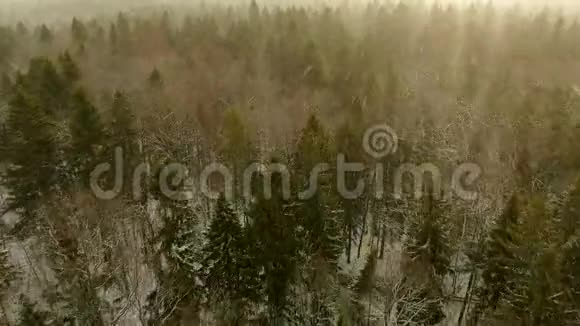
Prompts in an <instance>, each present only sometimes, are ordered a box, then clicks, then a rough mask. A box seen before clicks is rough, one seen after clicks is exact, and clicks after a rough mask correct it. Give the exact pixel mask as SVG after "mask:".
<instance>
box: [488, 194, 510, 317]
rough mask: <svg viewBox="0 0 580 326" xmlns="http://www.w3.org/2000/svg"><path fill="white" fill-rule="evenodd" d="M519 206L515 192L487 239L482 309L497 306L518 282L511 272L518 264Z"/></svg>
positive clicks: (493, 308) (495, 307)
mask: <svg viewBox="0 0 580 326" xmlns="http://www.w3.org/2000/svg"><path fill="white" fill-rule="evenodd" d="M519 206H520V204H519V199H518V195H517V194H514V195H513V196H512V197H511V199H510V200H509V202H508V203H507V206H506V208H505V210H504V212H503V213H502V214H501V215H500V216H499V218H498V219H497V221H496V223H495V226H494V228H493V229H492V230H491V232H490V234H489V238H488V240H487V241H486V244H485V248H484V266H483V273H482V278H483V284H482V285H481V287H480V289H479V292H480V298H481V308H482V309H492V310H495V309H497V308H498V307H499V305H500V304H501V300H502V299H504V298H505V296H506V294H507V293H508V292H509V291H510V289H513V287H514V282H516V281H517V280H516V277H515V274H514V273H515V272H514V271H515V269H516V268H517V267H518V266H519V262H518V261H519V258H518V247H519V235H518V233H519V230H518V229H519V223H520V222H519V220H520V217H519V215H520V207H519Z"/></svg>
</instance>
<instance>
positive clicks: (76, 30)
mask: <svg viewBox="0 0 580 326" xmlns="http://www.w3.org/2000/svg"><path fill="white" fill-rule="evenodd" d="M71 35H72V39H73V41H74V42H75V43H76V44H77V45H79V46H81V45H83V44H85V42H86V41H87V38H88V31H87V28H86V26H85V25H84V24H83V23H82V22H81V21H80V20H78V19H76V18H73V21H72V23H71Z"/></svg>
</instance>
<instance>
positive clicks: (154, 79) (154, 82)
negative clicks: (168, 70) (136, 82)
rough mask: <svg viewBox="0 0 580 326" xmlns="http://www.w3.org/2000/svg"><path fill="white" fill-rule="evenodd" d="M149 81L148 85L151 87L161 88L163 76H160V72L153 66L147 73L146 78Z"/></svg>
mask: <svg viewBox="0 0 580 326" xmlns="http://www.w3.org/2000/svg"><path fill="white" fill-rule="evenodd" d="M147 81H148V83H149V87H151V88H153V89H161V88H162V87H163V77H161V72H159V70H157V68H154V69H153V71H151V74H149V78H148V79H147Z"/></svg>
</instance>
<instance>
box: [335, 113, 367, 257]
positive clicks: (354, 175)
mask: <svg viewBox="0 0 580 326" xmlns="http://www.w3.org/2000/svg"><path fill="white" fill-rule="evenodd" d="M361 109H362V108H358V107H357V106H356V105H355V106H353V108H352V115H353V119H352V121H351V122H349V123H346V124H344V125H343V126H342V127H340V128H339V130H338V131H337V136H336V138H337V140H336V141H337V144H336V147H337V153H338V154H342V155H344V157H345V161H346V162H351V163H352V162H364V160H363V155H362V153H361V151H362V149H361V146H360V140H361V139H362V136H360V134H359V131H358V130H360V129H358V127H360V126H361V124H360V123H361V120H360V115H359V113H362V112H361V111H360V110H361ZM357 126H358V127H357ZM359 136H360V137H359ZM363 179H364V171H362V172H350V173H348V174H346V176H345V185H346V187H347V189H348V190H349V191H353V190H354V189H356V187H357V185H358V182H359V181H360V180H363ZM336 190H337V192H338V190H339V189H336ZM337 197H338V198H339V201H340V207H341V208H342V210H343V227H344V238H345V239H346V255H347V256H346V257H347V263H350V260H351V251H352V242H353V241H354V239H355V236H356V233H357V232H358V231H360V230H359V228H360V227H361V226H362V220H363V219H364V218H365V216H362V214H363V212H364V204H365V203H364V199H365V198H364V196H359V197H358V198H345V196H343V194H340V193H337Z"/></svg>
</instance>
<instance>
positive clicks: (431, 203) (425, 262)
mask: <svg viewBox="0 0 580 326" xmlns="http://www.w3.org/2000/svg"><path fill="white" fill-rule="evenodd" d="M444 205H445V204H444V203H443V202H440V201H438V200H436V199H435V198H434V194H432V193H431V192H429V193H428V194H427V195H426V196H425V197H424V200H423V205H422V206H423V207H422V210H421V215H420V216H419V217H418V220H417V221H412V224H411V227H410V232H409V239H408V241H409V242H408V243H407V244H406V246H405V251H406V252H407V253H408V255H409V256H410V258H411V259H412V260H413V261H416V262H418V263H419V264H420V265H421V266H422V267H420V268H425V269H426V271H427V275H428V279H429V280H430V281H435V280H438V279H440V278H441V277H444V276H445V275H446V274H447V272H448V271H449V265H450V260H451V249H450V245H449V238H448V233H447V224H446V223H447V221H446V218H445V211H444V209H445V207H444Z"/></svg>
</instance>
